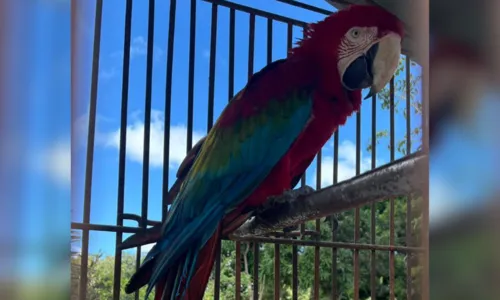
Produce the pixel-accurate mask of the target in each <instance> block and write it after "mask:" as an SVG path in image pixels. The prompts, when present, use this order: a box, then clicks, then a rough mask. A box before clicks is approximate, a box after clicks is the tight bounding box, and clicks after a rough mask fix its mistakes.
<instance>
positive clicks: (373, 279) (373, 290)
mask: <svg viewBox="0 0 500 300" xmlns="http://www.w3.org/2000/svg"><path fill="white" fill-rule="evenodd" d="M371 144H372V149H371V152H372V157H371V159H372V165H371V168H372V170H373V169H375V168H376V167H377V160H376V159H377V95H373V96H372V140H371ZM375 206H376V203H375V202H373V203H372V204H371V207H370V210H371V212H370V213H371V220H370V221H371V228H370V242H371V243H372V244H375V233H376V223H375V217H376V216H375ZM376 259H377V257H376V252H375V249H373V250H372V251H371V253H370V262H371V266H370V297H371V299H376V297H377V270H376Z"/></svg>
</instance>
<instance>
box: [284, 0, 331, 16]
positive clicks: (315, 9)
mask: <svg viewBox="0 0 500 300" xmlns="http://www.w3.org/2000/svg"><path fill="white" fill-rule="evenodd" d="M277 1H278V2H282V3H285V4H289V5H291V6H295V7H298V8H303V9H305V10H308V11H312V12H316V13H319V14H323V15H329V14H331V13H333V11H329V10H327V9H323V8H319V7H316V6H314V5H310V4H306V3H302V2H298V1H295V0H277Z"/></svg>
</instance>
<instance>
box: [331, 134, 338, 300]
mask: <svg viewBox="0 0 500 300" xmlns="http://www.w3.org/2000/svg"><path fill="white" fill-rule="evenodd" d="M339 130H340V128H338V129H337V131H335V134H334V136H333V184H336V183H337V182H338V171H339V170H338V169H339V168H338V166H339V165H338V163H339ZM335 221H336V220H335V216H332V218H331V222H332V243H335V239H336V237H337V232H336V231H335V228H334V226H333V225H334V222H335ZM337 294H338V292H337V248H336V247H334V248H332V295H331V297H332V299H334V300H335V299H337Z"/></svg>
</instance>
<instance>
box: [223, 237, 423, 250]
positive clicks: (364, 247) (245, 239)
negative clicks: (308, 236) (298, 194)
mask: <svg viewBox="0 0 500 300" xmlns="http://www.w3.org/2000/svg"><path fill="white" fill-rule="evenodd" d="M226 240H236V241H239V242H258V243H278V244H281V245H299V246H319V247H324V248H343V249H352V250H377V251H396V252H401V253H407V252H423V251H425V249H424V248H421V247H406V246H390V245H373V244H360V243H342V242H325V241H307V240H293V239H283V238H270V237H260V236H248V237H238V238H234V239H226Z"/></svg>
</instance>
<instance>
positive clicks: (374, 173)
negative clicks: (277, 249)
mask: <svg viewBox="0 0 500 300" xmlns="http://www.w3.org/2000/svg"><path fill="white" fill-rule="evenodd" d="M427 163H428V160H427V156H425V155H422V154H412V155H408V156H406V157H404V158H402V159H399V160H396V161H394V162H392V163H390V164H387V165H385V166H383V167H380V168H377V169H374V170H371V171H369V172H366V173H364V174H363V175H360V176H357V177H355V178H352V179H349V180H346V181H343V182H341V183H338V184H336V185H332V186H330V187H327V188H324V189H321V190H318V191H315V192H313V193H310V194H308V195H304V194H302V195H300V194H296V195H295V197H294V198H291V196H290V194H288V195H285V196H286V197H277V198H274V199H270V200H269V201H268V202H267V203H266V204H265V205H264V208H263V209H261V210H260V211H259V212H257V213H256V215H255V216H254V217H252V218H251V219H249V220H248V221H246V222H245V223H244V224H243V225H241V226H240V227H239V228H238V229H237V230H235V231H234V232H233V233H232V234H231V235H230V236H229V237H230V238H231V239H233V240H238V239H243V238H245V237H248V236H253V235H262V234H265V233H268V232H271V231H276V230H279V229H282V228H285V227H289V226H294V225H297V224H300V223H303V222H305V221H309V220H314V219H318V218H322V217H326V216H330V215H332V214H335V213H338V212H342V211H345V210H348V209H352V208H355V207H358V206H361V205H364V204H368V203H371V202H375V201H380V200H384V199H389V198H393V197H398V196H406V195H410V194H415V193H419V192H420V191H421V190H422V188H423V187H424V184H426V182H425V178H426V176H422V174H421V170H422V168H423V167H424V166H425V164H427ZM284 198H286V200H284Z"/></svg>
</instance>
